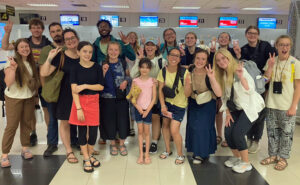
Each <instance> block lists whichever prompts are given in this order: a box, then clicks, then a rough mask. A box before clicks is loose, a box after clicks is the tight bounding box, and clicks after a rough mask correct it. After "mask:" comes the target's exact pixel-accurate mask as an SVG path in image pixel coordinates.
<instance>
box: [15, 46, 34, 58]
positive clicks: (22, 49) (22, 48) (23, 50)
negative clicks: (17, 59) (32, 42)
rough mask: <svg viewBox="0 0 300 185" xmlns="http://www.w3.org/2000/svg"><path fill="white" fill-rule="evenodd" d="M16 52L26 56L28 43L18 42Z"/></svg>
mask: <svg viewBox="0 0 300 185" xmlns="http://www.w3.org/2000/svg"><path fill="white" fill-rule="evenodd" d="M17 52H18V53H19V54H20V55H21V56H22V57H28V55H29V54H30V52H31V51H30V47H29V44H28V43H26V42H20V43H19V44H18V46H17Z"/></svg>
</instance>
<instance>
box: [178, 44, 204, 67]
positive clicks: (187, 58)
mask: <svg viewBox="0 0 300 185" xmlns="http://www.w3.org/2000/svg"><path fill="white" fill-rule="evenodd" d="M200 50H202V49H201V48H199V47H196V48H195V52H194V53H193V54H191V53H190V51H189V49H188V48H187V47H186V48H185V50H184V51H185V55H184V56H182V57H181V65H187V66H189V65H191V64H193V60H194V57H195V53H196V52H197V51H200Z"/></svg>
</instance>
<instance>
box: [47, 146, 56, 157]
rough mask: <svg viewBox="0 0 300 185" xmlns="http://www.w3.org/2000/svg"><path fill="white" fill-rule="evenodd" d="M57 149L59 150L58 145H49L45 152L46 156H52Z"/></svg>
mask: <svg viewBox="0 0 300 185" xmlns="http://www.w3.org/2000/svg"><path fill="white" fill-rule="evenodd" d="M57 150H58V148H57V146H56V145H48V148H47V149H46V150H45V152H44V157H50V156H52V154H53V153H54V152H55V151H57Z"/></svg>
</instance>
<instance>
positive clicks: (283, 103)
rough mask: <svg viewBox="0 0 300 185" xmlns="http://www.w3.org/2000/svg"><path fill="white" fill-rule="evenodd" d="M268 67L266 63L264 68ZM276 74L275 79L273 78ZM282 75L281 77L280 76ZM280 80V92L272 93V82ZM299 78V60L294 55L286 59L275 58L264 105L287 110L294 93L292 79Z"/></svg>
mask: <svg viewBox="0 0 300 185" xmlns="http://www.w3.org/2000/svg"><path fill="white" fill-rule="evenodd" d="M276 68H277V72H276ZM267 69H268V63H267V64H266V65H265V67H264V70H265V71H266V70H267ZM275 74H276V79H275ZM281 75H282V77H281ZM280 78H281V81H282V94H274V93H273V82H274V81H280ZM295 79H300V62H299V60H297V59H296V58H295V57H292V56H290V57H289V58H288V60H284V61H279V59H278V57H276V58H275V65H274V67H273V70H272V76H271V80H270V82H269V83H270V88H269V91H268V94H267V98H266V107H268V108H271V109H278V110H285V111H286V110H289V109H290V106H291V105H292V101H293V95H294V90H295V88H294V80H295Z"/></svg>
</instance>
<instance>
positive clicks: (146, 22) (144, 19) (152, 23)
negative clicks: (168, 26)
mask: <svg viewBox="0 0 300 185" xmlns="http://www.w3.org/2000/svg"><path fill="white" fill-rule="evenodd" d="M140 26H141V27H157V26H158V16H140Z"/></svg>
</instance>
